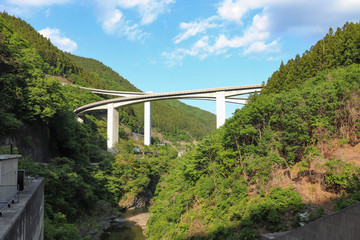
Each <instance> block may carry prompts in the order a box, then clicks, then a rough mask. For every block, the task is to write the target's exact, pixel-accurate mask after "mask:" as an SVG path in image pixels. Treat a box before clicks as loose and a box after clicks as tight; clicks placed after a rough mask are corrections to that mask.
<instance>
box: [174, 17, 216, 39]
mask: <svg viewBox="0 0 360 240" xmlns="http://www.w3.org/2000/svg"><path fill="white" fill-rule="evenodd" d="M216 20H217V17H216V16H213V17H209V18H207V19H204V20H200V21H194V22H189V23H185V22H182V23H180V28H181V29H183V30H185V32H183V33H180V34H178V35H177V36H176V37H175V43H176V44H178V43H180V42H182V41H183V40H186V39H188V38H190V37H193V36H196V35H197V34H199V33H204V32H206V30H208V29H209V28H216V27H218V26H219V24H217V23H215V21H216Z"/></svg>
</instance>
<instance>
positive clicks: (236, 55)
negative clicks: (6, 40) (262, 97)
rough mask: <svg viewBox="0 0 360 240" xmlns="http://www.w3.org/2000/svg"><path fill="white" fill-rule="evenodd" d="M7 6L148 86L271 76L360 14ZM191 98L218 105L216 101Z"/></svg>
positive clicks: (306, 7) (49, 0)
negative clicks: (332, 30)
mask: <svg viewBox="0 0 360 240" xmlns="http://www.w3.org/2000/svg"><path fill="white" fill-rule="evenodd" d="M0 10H5V11H7V12H8V13H10V14H12V15H15V16H17V17H20V18H22V19H24V20H25V21H27V22H28V23H29V24H31V25H32V26H33V27H34V28H35V30H37V31H39V32H40V33H41V34H43V35H44V36H46V37H48V38H50V40H51V41H52V43H53V44H54V45H56V46H57V47H58V48H60V49H62V50H64V51H67V52H71V53H73V54H76V55H80V56H84V57H90V58H94V59H97V60H100V61H101V62H103V63H104V64H105V65H107V66H109V67H111V68H112V69H113V70H115V71H116V72H118V73H119V74H120V75H122V76H123V77H124V78H126V79H128V80H129V81H130V82H131V83H133V84H134V85H135V86H136V87H138V88H139V89H141V90H143V91H152V92H168V91H181V90H195V89H203V88H214V87H227V86H238V85H248V84H258V83H262V82H263V81H265V82H266V81H267V79H268V77H270V76H271V74H272V73H273V72H274V71H275V70H277V69H278V68H279V66H280V63H281V61H282V60H283V61H284V63H286V62H287V60H288V59H290V58H293V57H295V55H296V54H302V53H303V52H304V51H305V50H306V49H309V48H310V47H311V46H312V45H314V44H315V43H316V41H318V40H320V39H321V38H322V37H323V36H324V35H325V34H326V33H327V32H328V30H329V27H332V28H333V29H334V30H335V29H336V28H337V27H341V26H342V25H343V24H344V23H345V22H346V21H353V22H358V21H359V16H360V0H1V1H0ZM186 103H190V104H191V105H195V106H198V107H201V108H203V109H205V110H208V111H211V112H213V113H215V102H204V101H195V100H194V101H186ZM237 107H239V106H237V105H233V104H227V105H226V108H227V117H229V116H231V115H232V112H233V111H234V110H235V109H236V108H237Z"/></svg>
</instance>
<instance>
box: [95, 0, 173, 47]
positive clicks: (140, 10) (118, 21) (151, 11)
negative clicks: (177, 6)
mask: <svg viewBox="0 0 360 240" xmlns="http://www.w3.org/2000/svg"><path fill="white" fill-rule="evenodd" d="M174 2H175V1H174V0H106V1H103V0H96V3H97V11H98V12H97V14H98V19H99V21H100V22H101V23H102V27H103V29H104V31H105V32H106V33H108V34H115V35H118V36H126V37H127V38H128V39H129V40H140V41H143V40H144V38H146V36H148V35H149V34H148V33H145V32H144V30H143V28H144V27H145V26H146V25H148V24H151V23H152V22H154V21H155V20H156V19H157V18H158V16H159V15H160V14H162V13H164V12H166V11H168V7H169V5H170V4H172V3H174ZM130 10H133V11H135V12H136V14H137V16H139V17H140V21H138V20H137V19H136V18H134V19H131V18H130V15H127V14H125V11H130Z"/></svg>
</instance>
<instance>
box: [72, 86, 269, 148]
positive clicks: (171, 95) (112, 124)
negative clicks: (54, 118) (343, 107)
mask: <svg viewBox="0 0 360 240" xmlns="http://www.w3.org/2000/svg"><path fill="white" fill-rule="evenodd" d="M262 87H263V84H257V85H247V86H236V87H223V88H211V89H202V90H190V91H179V92H168V93H146V92H126V91H113V90H102V89H93V88H85V87H80V88H82V89H86V90H89V91H91V92H93V93H95V94H104V95H113V96H121V97H119V98H112V99H107V100H102V101H98V102H94V103H90V104H87V105H84V106H81V107H78V108H76V109H75V110H74V112H75V113H76V114H77V115H78V116H81V115H83V114H84V113H86V112H88V111H94V110H107V134H108V135H107V136H108V139H107V147H108V149H109V150H110V149H112V148H113V147H114V146H115V144H116V143H117V142H118V139H119V112H118V110H117V109H118V108H119V107H123V106H127V105H131V104H136V103H144V144H145V145H150V143H151V101H157V100H166V99H197V100H213V101H216V127H217V128H219V127H221V126H222V125H223V124H224V123H225V102H230V103H236V104H246V101H247V97H236V96H239V95H246V94H249V93H254V92H257V91H260V90H261V88H262Z"/></svg>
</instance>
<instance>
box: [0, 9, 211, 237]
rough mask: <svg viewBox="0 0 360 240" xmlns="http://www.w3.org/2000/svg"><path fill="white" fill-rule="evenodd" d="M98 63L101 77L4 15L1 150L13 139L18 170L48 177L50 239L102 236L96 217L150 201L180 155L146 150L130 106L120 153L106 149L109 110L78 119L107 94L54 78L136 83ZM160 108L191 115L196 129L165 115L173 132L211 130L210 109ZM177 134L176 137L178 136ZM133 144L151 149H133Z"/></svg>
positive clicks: (0, 32)
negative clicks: (83, 110) (133, 133)
mask: <svg viewBox="0 0 360 240" xmlns="http://www.w3.org/2000/svg"><path fill="white" fill-rule="evenodd" d="M84 61H85V62H87V61H88V59H84ZM96 66H97V68H102V70H100V73H99V74H96V72H94V73H93V72H89V71H87V70H86V69H85V68H83V67H82V66H81V65H79V64H78V63H76V62H75V60H74V61H73V60H71V59H70V57H69V54H66V53H63V52H62V51H60V50H58V49H57V48H56V47H54V46H53V45H51V43H50V42H49V41H48V40H47V39H45V38H43V37H42V36H40V35H39V34H38V33H37V32H36V31H34V29H33V28H32V27H31V26H30V25H28V24H27V23H25V22H24V21H22V20H20V19H18V18H15V17H11V16H9V15H7V14H6V13H1V14H0V141H1V144H2V146H0V153H2V154H3V153H6V154H9V153H10V147H9V146H7V145H9V142H10V141H11V140H12V141H13V142H14V145H15V149H14V151H15V153H20V154H22V155H23V156H24V157H23V158H22V159H21V160H20V164H19V168H21V169H26V173H27V174H29V175H36V176H43V177H44V178H45V220H44V222H45V239H57V240H58V239H62V240H65V239H69V240H76V239H82V237H85V239H89V238H90V237H93V236H94V235H95V236H96V235H99V234H100V233H101V229H100V228H99V221H100V223H101V221H104V220H99V219H104V217H107V219H108V221H110V219H109V218H110V217H111V216H114V214H115V213H116V211H117V209H119V207H118V206H119V205H120V206H121V207H124V208H127V207H134V206H141V205H144V204H146V203H148V201H149V199H150V198H151V196H152V194H153V192H154V189H155V187H156V184H157V182H158V180H159V178H160V176H161V175H162V174H163V173H164V172H165V171H166V170H167V168H168V166H169V165H173V164H174V159H175V158H176V157H177V151H176V150H175V149H174V148H172V147H171V146H156V144H154V145H151V146H149V147H145V146H143V144H142V143H141V141H140V140H134V139H132V138H131V130H133V131H139V126H140V125H141V121H142V120H139V118H138V117H137V116H136V114H135V113H134V109H133V108H131V107H128V108H124V109H123V110H122V111H120V119H121V127H120V128H119V131H120V137H121V139H120V141H119V144H118V146H116V148H117V149H118V151H119V154H117V155H112V154H109V153H108V152H107V151H106V121H105V119H104V116H103V115H104V114H102V113H101V112H95V114H94V115H86V116H85V117H84V121H85V124H80V123H79V122H77V121H76V115H75V114H74V113H73V110H74V109H75V107H77V106H81V105H84V104H87V103H90V102H94V101H99V100H101V99H103V97H102V96H97V95H94V94H92V93H91V92H89V91H86V90H82V89H79V88H74V87H72V86H69V85H65V86H62V85H61V84H60V82H59V81H58V80H57V79H59V78H62V79H67V80H69V81H72V82H73V83H75V84H79V85H84V86H92V87H98V88H105V87H107V86H108V85H107V84H114V85H119V86H120V84H124V85H125V87H124V89H123V90H126V88H131V86H132V85H131V84H130V83H128V82H127V81H126V80H124V79H123V78H121V77H120V76H119V75H118V74H115V73H114V72H112V71H111V70H110V69H109V68H107V67H104V65H102V64H101V63H99V62H97V63H96ZM94 69H96V68H95V66H94ZM107 74H109V76H110V77H108V78H107V76H108V75H107ZM107 80H108V81H110V80H111V81H112V82H111V81H110V83H109V82H107ZM131 90H136V89H134V87H132V89H131ZM173 103H174V104H175V105H176V104H180V105H182V103H179V102H176V101H174V102H173ZM160 106H161V105H160ZM163 106H164V109H162V108H157V109H158V110H157V111H158V112H155V113H154V112H153V116H154V117H155V118H156V116H160V112H161V111H162V110H164V111H165V110H167V109H169V113H170V112H171V111H172V112H177V114H181V115H182V116H178V115H175V116H176V117H179V119H180V120H181V117H187V118H188V120H187V121H193V125H192V127H193V128H194V126H196V127H197V128H199V129H197V131H196V132H191V130H190V129H189V128H185V129H184V128H182V127H183V125H179V126H176V125H175V124H176V121H179V119H177V120H176V121H173V120H172V118H171V117H172V116H170V115H168V116H166V114H163V113H161V115H162V116H164V118H166V119H167V121H168V122H169V124H173V125H174V128H173V129H171V128H169V127H167V125H163V126H164V129H165V131H168V133H169V134H173V135H175V133H176V132H177V131H181V132H182V133H183V138H188V139H191V140H192V138H193V137H201V136H202V134H205V133H206V131H207V130H209V129H211V128H213V127H212V126H210V127H209V126H206V127H207V128H206V129H207V130H205V131H204V129H201V128H202V126H205V125H207V124H209V121H210V122H211V121H212V120H209V119H210V118H214V116H213V115H212V114H209V113H206V112H203V111H200V110H198V109H196V108H192V107H187V106H186V105H182V106H180V107H178V108H177V109H175V110H174V109H173V108H171V109H170V107H169V106H168V105H166V104H165V105H163ZM180 108H183V109H184V111H182V110H181V109H180ZM155 109H156V108H155ZM196 114H200V115H201V116H202V117H200V118H198V117H197V116H196ZM208 117H209V119H208ZM197 119H198V120H197ZM174 122H175V123H174ZM185 122H186V121H185ZM160 125H161V124H160ZM210 125H212V124H210ZM213 125H215V124H213ZM173 139H174V140H179V139H176V136H175V137H174V138H173ZM154 140H157V139H154ZM180 140H181V139H180ZM135 147H138V148H140V149H141V151H143V152H146V154H144V155H143V154H135V153H134V148H135ZM35 155H36V156H40V157H41V158H40V159H36V158H35V157H34V156H35ZM29 158H32V159H33V160H38V161H46V162H47V163H48V164H47V165H43V164H41V163H35V162H33V161H30V160H29ZM91 163H96V166H94V165H91ZM105 219H106V218H105Z"/></svg>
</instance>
